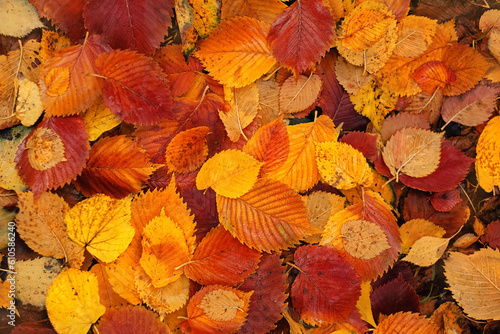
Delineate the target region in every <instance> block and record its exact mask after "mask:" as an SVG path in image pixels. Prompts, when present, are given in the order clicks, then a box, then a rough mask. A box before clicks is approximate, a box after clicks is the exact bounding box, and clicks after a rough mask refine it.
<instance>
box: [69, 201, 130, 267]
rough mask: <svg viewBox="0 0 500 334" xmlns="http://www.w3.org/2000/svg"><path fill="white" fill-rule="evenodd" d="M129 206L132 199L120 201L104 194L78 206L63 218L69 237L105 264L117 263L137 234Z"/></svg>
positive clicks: (79, 203)
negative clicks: (131, 220) (117, 259)
mask: <svg viewBox="0 0 500 334" xmlns="http://www.w3.org/2000/svg"><path fill="white" fill-rule="evenodd" d="M130 203H131V198H130V197H127V198H124V199H121V200H117V199H113V198H111V197H109V196H107V195H104V194H97V195H95V196H93V197H90V198H87V199H85V200H83V201H81V202H78V203H77V204H76V205H75V206H74V207H72V208H71V209H70V210H69V212H68V213H67V214H66V217H65V218H64V221H65V222H66V225H67V231H68V235H69V237H70V238H71V239H73V240H74V241H75V242H76V243H77V244H79V245H81V246H82V247H85V248H86V249H87V250H88V251H89V253H90V254H92V255H93V256H95V257H96V258H98V259H99V260H101V261H103V262H111V261H114V260H116V258H117V257H118V256H119V255H120V254H121V253H123V251H125V249H127V247H128V245H129V244H130V242H131V241H132V238H133V237H134V234H135V229H134V228H133V227H132V225H131V224H130V215H131V211H130Z"/></svg>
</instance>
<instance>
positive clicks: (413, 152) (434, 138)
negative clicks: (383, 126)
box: [382, 128, 443, 180]
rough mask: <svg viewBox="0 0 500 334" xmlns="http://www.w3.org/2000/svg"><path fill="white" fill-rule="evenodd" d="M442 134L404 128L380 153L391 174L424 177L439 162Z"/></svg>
mask: <svg viewBox="0 0 500 334" xmlns="http://www.w3.org/2000/svg"><path fill="white" fill-rule="evenodd" d="M442 138H443V133H435V132H432V131H429V130H424V129H416V128H404V129H401V130H399V131H397V132H396V133H395V134H394V135H393V136H392V137H391V138H390V139H389V140H388V141H387V144H386V145H385V147H384V150H383V152H382V156H383V158H384V162H385V164H386V165H387V167H389V170H390V171H391V174H392V175H394V176H395V177H396V180H398V176H399V174H400V173H403V174H406V175H409V176H412V177H424V176H427V175H429V174H431V173H432V172H434V171H435V170H436V169H437V167H438V165H439V161H440V160H441V141H442Z"/></svg>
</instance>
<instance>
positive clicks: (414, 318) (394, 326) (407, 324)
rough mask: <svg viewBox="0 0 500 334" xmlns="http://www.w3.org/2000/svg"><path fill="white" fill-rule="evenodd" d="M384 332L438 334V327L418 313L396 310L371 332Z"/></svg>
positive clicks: (375, 333) (380, 333)
mask: <svg viewBox="0 0 500 334" xmlns="http://www.w3.org/2000/svg"><path fill="white" fill-rule="evenodd" d="M386 333H405V334H438V333H439V328H438V327H437V326H436V325H435V324H434V323H433V322H432V321H430V320H429V319H427V318H426V317H425V316H423V315H420V314H418V313H410V312H398V313H395V314H391V315H389V316H388V317H387V318H385V319H384V320H383V321H382V322H381V323H380V324H379V325H378V327H377V328H376V329H375V331H374V332H373V334H386Z"/></svg>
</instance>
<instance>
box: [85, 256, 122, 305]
mask: <svg viewBox="0 0 500 334" xmlns="http://www.w3.org/2000/svg"><path fill="white" fill-rule="evenodd" d="M89 271H90V272H91V273H93V274H94V275H96V277H97V282H98V285H99V296H100V298H101V304H103V305H104V306H106V307H113V306H120V305H127V304H128V301H127V300H126V299H124V298H123V297H121V296H120V295H119V294H117V293H116V292H115V290H113V286H112V285H111V284H110V282H109V275H108V273H107V272H106V266H105V265H104V264H102V263H97V264H94V265H93V266H92V268H90V270H89Z"/></svg>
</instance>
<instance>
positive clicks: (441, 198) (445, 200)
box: [431, 188, 462, 212]
mask: <svg viewBox="0 0 500 334" xmlns="http://www.w3.org/2000/svg"><path fill="white" fill-rule="evenodd" d="M460 202H462V198H460V192H459V191H458V189H456V188H454V189H450V190H447V191H441V192H438V193H434V194H432V196H431V204H432V206H433V207H434V209H436V210H437V211H441V212H447V211H450V210H451V209H453V208H454V207H455V205H457V204H458V203H460Z"/></svg>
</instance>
